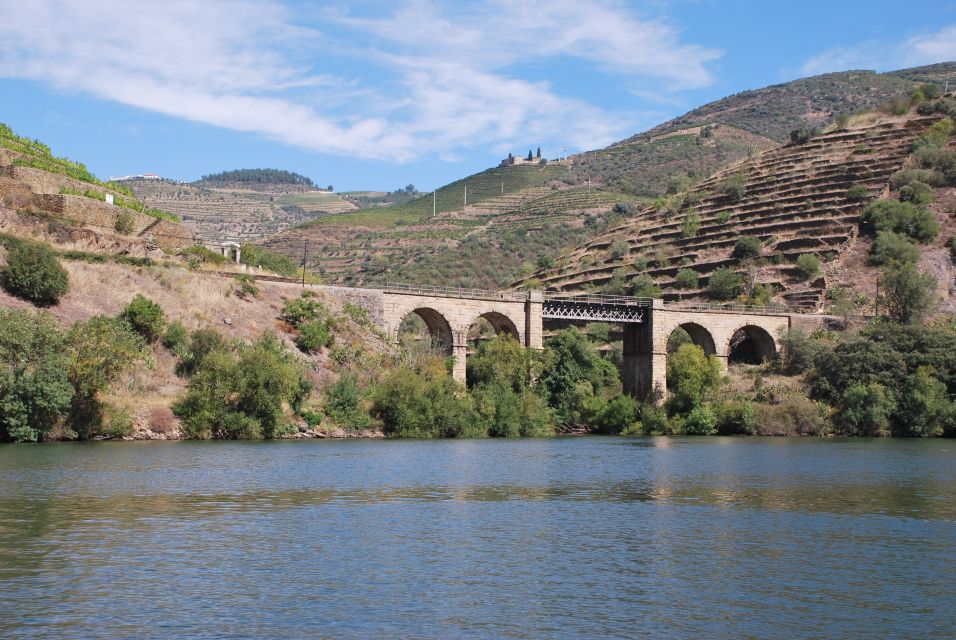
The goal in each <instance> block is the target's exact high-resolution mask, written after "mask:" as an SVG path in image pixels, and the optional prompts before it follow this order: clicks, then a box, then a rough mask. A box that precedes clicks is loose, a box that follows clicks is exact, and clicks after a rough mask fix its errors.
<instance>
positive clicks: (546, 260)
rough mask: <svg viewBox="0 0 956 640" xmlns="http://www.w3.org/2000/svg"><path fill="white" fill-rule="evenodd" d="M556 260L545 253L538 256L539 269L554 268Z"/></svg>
mask: <svg viewBox="0 0 956 640" xmlns="http://www.w3.org/2000/svg"><path fill="white" fill-rule="evenodd" d="M554 265H555V261H554V258H552V257H551V256H549V255H543V256H540V257H539V258H538V269H539V270H541V269H554Z"/></svg>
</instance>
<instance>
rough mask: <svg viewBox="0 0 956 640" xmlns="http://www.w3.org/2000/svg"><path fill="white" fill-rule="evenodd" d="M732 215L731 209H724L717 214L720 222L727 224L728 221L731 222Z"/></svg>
mask: <svg viewBox="0 0 956 640" xmlns="http://www.w3.org/2000/svg"><path fill="white" fill-rule="evenodd" d="M730 216H731V213H730V211H727V210H726V209H724V210H723V211H721V212H719V213H718V214H717V216H716V218H717V222H719V223H720V224H727V223H728V222H730Z"/></svg>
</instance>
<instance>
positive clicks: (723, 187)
mask: <svg viewBox="0 0 956 640" xmlns="http://www.w3.org/2000/svg"><path fill="white" fill-rule="evenodd" d="M716 186H717V191H718V192H719V193H722V194H723V195H724V197H726V198H727V199H728V200H729V201H730V202H739V201H740V200H743V198H744V196H745V195H747V178H745V177H744V176H742V175H740V174H737V175H733V176H729V177H727V178H724V179H723V180H721V181H720V182H718V183H717V185H716Z"/></svg>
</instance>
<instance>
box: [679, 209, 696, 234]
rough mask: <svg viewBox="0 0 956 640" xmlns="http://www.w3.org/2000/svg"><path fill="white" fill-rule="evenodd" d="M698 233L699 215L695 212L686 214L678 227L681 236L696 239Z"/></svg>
mask: <svg viewBox="0 0 956 640" xmlns="http://www.w3.org/2000/svg"><path fill="white" fill-rule="evenodd" d="M698 232H700V215H699V214H697V213H696V212H691V213H688V214H687V215H686V216H684V220H683V221H682V222H681V225H680V233H681V236H683V237H685V238H693V237H696V236H697V234H698Z"/></svg>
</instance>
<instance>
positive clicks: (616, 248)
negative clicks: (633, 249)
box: [610, 240, 630, 260]
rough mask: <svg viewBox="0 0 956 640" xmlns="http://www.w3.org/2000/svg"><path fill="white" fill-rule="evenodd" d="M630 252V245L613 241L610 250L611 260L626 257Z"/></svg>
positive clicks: (620, 241)
mask: <svg viewBox="0 0 956 640" xmlns="http://www.w3.org/2000/svg"><path fill="white" fill-rule="evenodd" d="M628 251H630V245H628V244H627V241H625V240H615V241H614V243H613V244H612V245H611V248H610V255H611V258H613V259H615V260H618V259H620V258H623V257H624V256H626V255H627V253H628Z"/></svg>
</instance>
